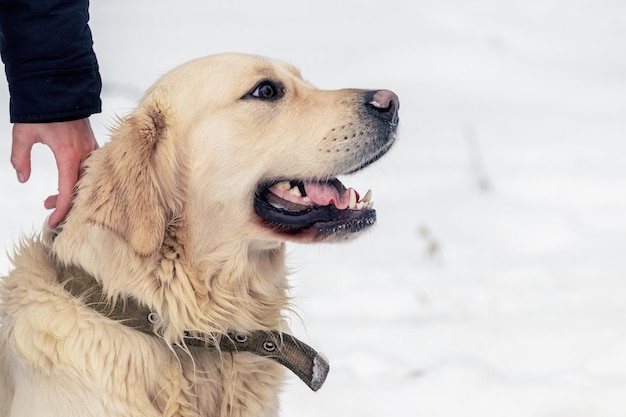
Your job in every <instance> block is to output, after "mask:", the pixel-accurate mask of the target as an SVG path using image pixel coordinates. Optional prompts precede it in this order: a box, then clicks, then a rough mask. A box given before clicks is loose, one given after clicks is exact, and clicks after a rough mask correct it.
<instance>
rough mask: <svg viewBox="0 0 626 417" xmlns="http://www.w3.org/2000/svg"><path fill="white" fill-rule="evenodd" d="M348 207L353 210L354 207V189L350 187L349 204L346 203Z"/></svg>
mask: <svg viewBox="0 0 626 417" xmlns="http://www.w3.org/2000/svg"><path fill="white" fill-rule="evenodd" d="M348 207H349V208H351V209H353V210H354V209H355V208H356V191H355V190H354V188H350V204H348Z"/></svg>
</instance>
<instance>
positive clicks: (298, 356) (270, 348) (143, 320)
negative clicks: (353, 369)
mask: <svg viewBox="0 0 626 417" xmlns="http://www.w3.org/2000/svg"><path fill="white" fill-rule="evenodd" d="M57 281H58V282H59V283H60V284H61V285H63V287H64V288H65V290H66V291H68V292H69V293H70V294H72V295H73V296H74V297H76V298H78V299H81V300H82V301H83V302H84V304H85V305H86V306H87V307H89V308H91V309H93V310H94V311H96V312H98V313H99V314H101V315H103V316H105V317H107V318H109V319H111V320H114V321H117V322H119V323H121V324H123V325H125V326H127V327H130V328H133V329H135V330H137V331H140V332H143V333H146V334H149V335H151V336H155V337H157V336H158V334H157V332H156V331H155V329H154V325H155V323H157V322H158V320H159V316H158V315H157V314H156V313H155V312H153V311H151V310H150V309H149V308H147V307H146V306H144V305H142V304H140V303H139V302H137V301H136V300H135V299H134V298H126V299H120V300H117V302H115V303H111V302H109V301H108V300H107V298H106V296H105V294H104V291H103V288H102V285H101V284H100V282H99V281H98V280H97V279H96V278H95V277H93V276H92V275H90V274H88V273H87V272H85V271H84V270H83V269H82V268H79V267H77V266H61V265H59V266H58V267H57ZM183 340H184V343H185V345H187V346H194V347H202V348H206V349H209V350H220V351H225V352H231V353H238V352H249V353H252V354H255V355H259V356H263V357H266V358H269V359H272V360H274V361H276V362H278V363H280V364H281V365H283V366H285V367H286V368H288V369H289V370H291V371H292V372H293V373H294V374H296V375H297V376H298V377H299V378H300V379H301V380H302V381H303V382H304V383H305V384H307V386H308V387H309V388H311V389H312V390H313V391H317V390H318V389H320V388H321V386H322V385H323V384H324V381H325V380H326V376H327V375H328V371H329V369H330V365H329V364H328V361H327V360H326V358H325V357H324V356H323V355H322V354H320V353H318V352H316V351H315V350H314V349H313V348H311V347H310V346H308V345H307V344H305V343H303V342H301V341H300V340H298V339H296V338H295V337H293V336H291V335H289V334H286V333H282V332H279V331H263V330H257V331H252V332H247V333H238V332H229V333H228V334H226V335H222V336H218V337H207V336H206V335H202V334H200V335H191V334H190V333H189V332H185V335H184V339H183Z"/></svg>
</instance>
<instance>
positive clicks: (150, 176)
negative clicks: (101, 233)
mask: <svg viewBox="0 0 626 417" xmlns="http://www.w3.org/2000/svg"><path fill="white" fill-rule="evenodd" d="M166 133H167V125H166V121H165V114H164V113H163V111H162V110H161V109H160V108H159V107H158V106H156V105H147V106H143V107H141V106H140V107H139V108H138V109H136V110H135V111H134V112H133V113H131V114H130V115H129V116H128V117H126V118H124V119H122V120H120V122H119V124H118V127H117V128H114V129H113V131H112V135H111V141H110V143H108V144H106V145H105V146H104V147H103V149H101V150H100V151H99V152H96V153H94V155H92V157H90V158H89V159H88V161H87V172H89V170H90V167H93V168H94V169H95V168H96V167H98V168H99V169H97V173H96V175H93V176H92V178H91V181H93V182H91V183H89V182H88V183H87V184H88V188H90V189H91V190H90V192H87V193H86V194H87V198H89V200H90V201H89V204H88V205H89V206H90V207H91V208H92V210H90V211H91V215H90V221H92V222H94V223H96V224H98V225H100V226H102V227H104V228H106V229H109V230H111V231H113V232H115V233H116V234H117V235H119V236H120V237H121V238H123V239H124V240H125V241H127V242H128V243H129V244H130V245H131V247H132V248H133V250H134V251H135V252H136V253H137V254H139V255H143V256H146V255H150V254H152V253H154V252H155V251H157V250H158V249H159V248H160V247H161V245H162V243H163V238H164V234H165V227H166V223H167V209H166V207H165V203H164V196H163V193H162V190H161V188H160V187H159V182H158V178H157V171H156V169H157V167H156V166H155V165H156V160H157V155H156V153H157V152H158V149H159V143H160V142H161V141H163V140H165V137H166ZM91 158H94V160H93V161H90V159H91ZM162 169H166V168H165V167H163V168H162ZM81 191H82V190H81ZM79 195H80V193H79Z"/></svg>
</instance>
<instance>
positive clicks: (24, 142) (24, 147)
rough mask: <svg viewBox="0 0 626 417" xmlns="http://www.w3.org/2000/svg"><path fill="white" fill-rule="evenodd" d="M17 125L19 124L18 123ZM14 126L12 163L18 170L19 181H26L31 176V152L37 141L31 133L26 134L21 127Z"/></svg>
mask: <svg viewBox="0 0 626 417" xmlns="http://www.w3.org/2000/svg"><path fill="white" fill-rule="evenodd" d="M16 126H17V125H16ZM16 126H14V127H13V143H12V146H11V164H12V165H13V168H15V171H17V179H18V181H19V182H26V181H28V178H30V170H31V168H30V154H31V151H32V149H33V145H34V144H35V141H34V140H33V138H32V137H30V136H29V135H24V134H22V132H21V131H20V129H18V128H16Z"/></svg>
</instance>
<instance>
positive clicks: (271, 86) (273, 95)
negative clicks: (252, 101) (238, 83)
mask: <svg viewBox="0 0 626 417" xmlns="http://www.w3.org/2000/svg"><path fill="white" fill-rule="evenodd" d="M283 93H284V90H283V88H282V86H280V85H278V84H276V83H273V82H271V81H263V82H261V83H260V84H259V85H257V86H256V87H255V88H254V90H252V92H251V93H250V95H251V96H252V97H256V98H260V99H262V100H276V99H278V98H280V97H282V96H283Z"/></svg>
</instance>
